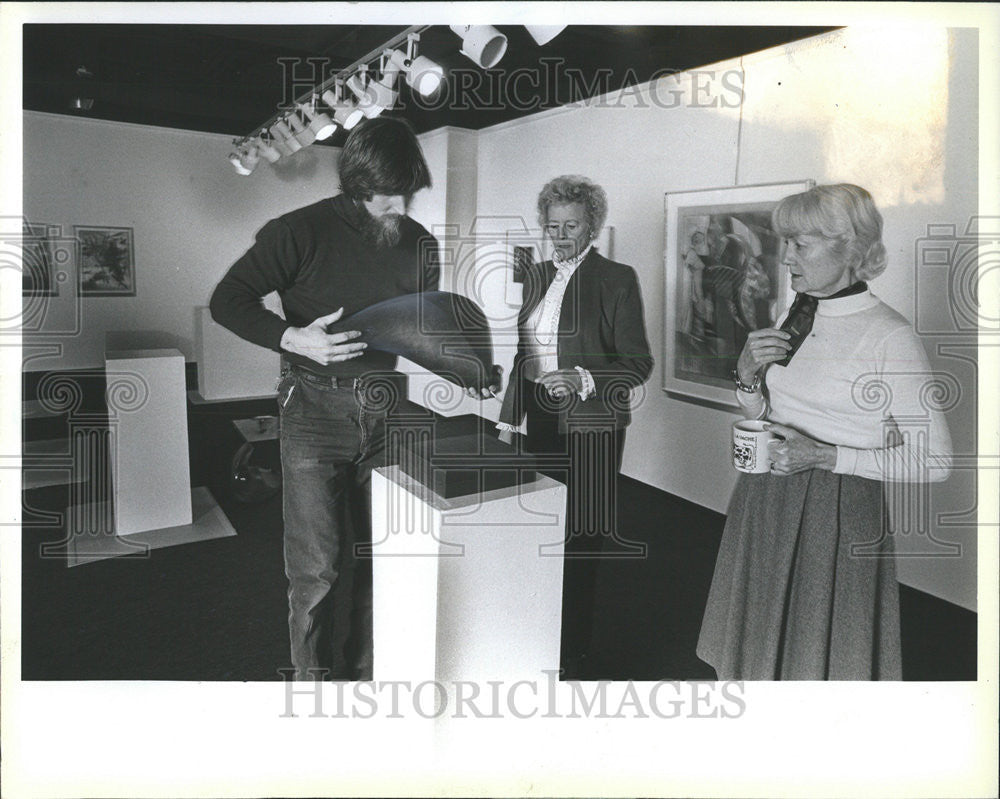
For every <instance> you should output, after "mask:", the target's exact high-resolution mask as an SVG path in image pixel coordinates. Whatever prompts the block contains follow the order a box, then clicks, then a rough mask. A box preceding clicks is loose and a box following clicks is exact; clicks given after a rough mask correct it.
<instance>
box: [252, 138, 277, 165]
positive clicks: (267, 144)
mask: <svg viewBox="0 0 1000 799" xmlns="http://www.w3.org/2000/svg"><path fill="white" fill-rule="evenodd" d="M265 137H266V138H265ZM256 144H257V149H258V150H259V151H260V154H261V155H263V156H264V157H265V158H266V159H267V160H268V161H270V162H271V163H272V164H273V163H276V162H278V161H280V160H281V151H280V150H279V149H278V148H277V147H275V146H274V142H273V140H272V139H271V137H270V136H267V134H266V133H261V134H260V136H258V137H257V139H256Z"/></svg>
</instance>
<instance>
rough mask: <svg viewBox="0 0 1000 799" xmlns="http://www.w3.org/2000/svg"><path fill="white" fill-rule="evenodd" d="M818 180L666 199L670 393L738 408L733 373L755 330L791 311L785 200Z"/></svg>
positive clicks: (666, 342)
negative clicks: (774, 224)
mask: <svg viewBox="0 0 1000 799" xmlns="http://www.w3.org/2000/svg"><path fill="white" fill-rule="evenodd" d="M814 185H815V182H814V181H812V180H801V181H795V182H790V183H764V184H757V185H752V186H731V187H726V188H715V189H696V190H691V191H681V192H667V193H666V194H665V197H664V217H665V228H666V229H665V239H664V240H665V248H664V276H665V280H664V286H665V294H666V296H665V303H664V311H665V312H664V337H663V342H664V344H663V346H664V353H663V364H664V368H663V390H664V391H665V392H666V393H667V394H668V395H669V396H671V397H674V398H676V399H681V400H685V401H688V402H694V403H696V404H700V405H705V406H707V407H713V408H717V409H720V410H735V409H737V408H738V407H739V406H738V404H737V402H736V397H735V394H734V387H733V379H732V371H733V369H734V368H735V367H736V360H737V358H738V357H739V354H740V351H741V350H742V349H743V344H744V343H745V341H746V337H747V335H748V334H749V332H750V331H751V330H757V329H760V328H762V327H768V326H770V325H772V324H773V323H774V321H775V320H776V319H777V317H778V316H779V315H780V314H781V313H782V311H784V310H785V308H786V307H787V305H788V300H787V298H788V296H789V291H790V287H789V278H788V275H787V273H786V272H785V271H784V270H783V269H781V266H780V259H781V241H780V237H779V236H778V235H777V234H776V233H774V231H773V230H772V228H771V212H772V211H773V210H774V207H775V206H776V205H777V203H778V201H779V200H780V199H782V198H783V197H787V196H788V195H790V194H797V193H799V192H803V191H806V190H808V189H810V188H811V187H813V186H814Z"/></svg>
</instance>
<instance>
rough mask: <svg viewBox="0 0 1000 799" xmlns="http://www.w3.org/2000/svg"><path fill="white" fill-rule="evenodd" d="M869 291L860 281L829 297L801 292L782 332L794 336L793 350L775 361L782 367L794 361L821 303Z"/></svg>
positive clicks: (796, 296) (790, 341) (865, 284)
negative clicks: (793, 357)
mask: <svg viewBox="0 0 1000 799" xmlns="http://www.w3.org/2000/svg"><path fill="white" fill-rule="evenodd" d="M867 290H868V284H867V283H865V281H863V280H859V281H857V282H856V283H852V284H851V285H850V286H848V287H847V288H843V289H841V290H840V291H838V292H836V293H835V294H831V295H830V296H829V297H814V296H813V295H812V294H805V293H803V292H801V291H800V292H799V293H798V294H796V295H795V300H794V301H793V302H792V307H791V308H790V309H789V310H788V317H787V318H786V319H785V321H784V322H782V324H781V329H782V330H785V331H787V332H788V333H791V334H792V337H791V338H790V339H789V340H788V343H789V344H791V345H792V348H791V349H790V350H789V351H788V354H787V355H786V356H785V357H784V358H782V359H781V360H780V361H775V363H777V364H779V365H780V366H788V364H789V362H790V361H791V360H792V356H793V355H794V354H795V353H796V352H798V349H799V347H800V346H802V342H803V341H805V339H806V336H808V335H809V333H810V331H811V330H812V326H813V320H814V319H815V317H816V307H817V306H818V305H819V304H820V302H822V301H824V300H835V299H837V298H838V297H850V296H851V295H852V294H861V293H862V292H863V291H867Z"/></svg>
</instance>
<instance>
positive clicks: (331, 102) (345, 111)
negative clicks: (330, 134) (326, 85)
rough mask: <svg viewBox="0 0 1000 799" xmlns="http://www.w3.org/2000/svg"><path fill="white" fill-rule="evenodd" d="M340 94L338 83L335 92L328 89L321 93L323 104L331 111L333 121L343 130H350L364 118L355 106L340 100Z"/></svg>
mask: <svg viewBox="0 0 1000 799" xmlns="http://www.w3.org/2000/svg"><path fill="white" fill-rule="evenodd" d="M340 94H341V92H340V83H339V82H338V83H337V86H336V91H335V92H334V91H330V89H327V90H326V91H325V92H323V102H324V103H326V104H327V105H328V106H330V108H332V109H333V121H334V122H336V123H337V124H338V125H340V127H342V128H343V129H344V130H350V129H351V128H353V127H354V126H355V125H357V124H358V123H359V122H360V121H361V120H362V118H364V114H363V113H362V112H361V109H360V108H358V107H357V106H355V105H352V104H351V103H348V102H347V101H345V100H341V99H340Z"/></svg>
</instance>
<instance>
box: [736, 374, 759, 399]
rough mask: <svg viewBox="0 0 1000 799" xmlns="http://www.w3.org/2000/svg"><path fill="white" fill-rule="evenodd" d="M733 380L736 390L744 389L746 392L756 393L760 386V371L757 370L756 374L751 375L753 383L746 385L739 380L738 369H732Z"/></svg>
mask: <svg viewBox="0 0 1000 799" xmlns="http://www.w3.org/2000/svg"><path fill="white" fill-rule="evenodd" d="M733 382H734V383H736V388H737V390H739V391H745V392H746V393H747V394H756V393H757V389H758V388H760V372H757V374H755V375H754V376H753V383H751V384H750V385H749V386H748V385H747V384H746V383H744V382H743V381H742V380H740V371H739V369H733Z"/></svg>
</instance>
